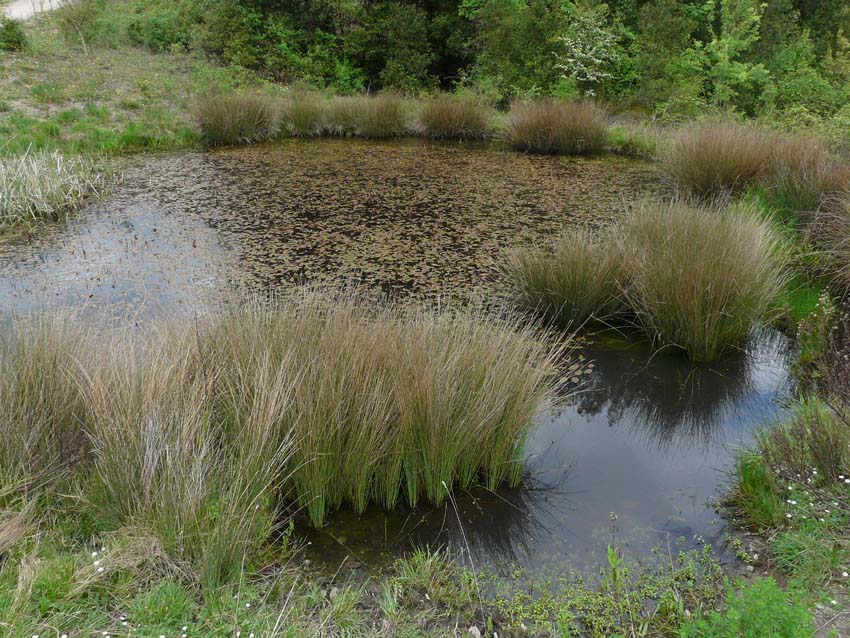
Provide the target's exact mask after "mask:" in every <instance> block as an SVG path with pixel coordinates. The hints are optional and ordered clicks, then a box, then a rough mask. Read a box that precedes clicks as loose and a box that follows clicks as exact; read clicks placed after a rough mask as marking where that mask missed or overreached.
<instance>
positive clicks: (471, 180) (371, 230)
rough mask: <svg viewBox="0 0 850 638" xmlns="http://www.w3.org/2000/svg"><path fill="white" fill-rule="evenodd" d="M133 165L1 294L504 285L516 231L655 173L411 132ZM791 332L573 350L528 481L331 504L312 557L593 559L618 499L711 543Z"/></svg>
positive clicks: (41, 232)
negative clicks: (699, 343)
mask: <svg viewBox="0 0 850 638" xmlns="http://www.w3.org/2000/svg"><path fill="white" fill-rule="evenodd" d="M123 170H124V174H125V179H124V183H123V184H122V185H121V186H119V187H118V188H116V190H115V191H114V193H113V194H111V195H109V196H108V197H105V198H103V199H101V200H100V201H97V202H95V203H93V204H91V205H89V206H88V207H86V208H85V209H84V210H82V211H79V212H78V213H77V214H75V215H74V216H72V217H71V218H70V219H69V220H68V221H67V222H66V223H63V224H56V225H53V226H48V227H42V228H38V229H37V230H36V231H35V232H34V234H33V235H32V236H18V237H13V238H6V239H5V240H3V241H2V242H0V308H2V311H0V312H2V313H3V314H5V315H7V316H8V314H9V313H11V312H18V311H20V312H26V311H31V310H34V309H38V308H43V307H57V306H59V307H63V306H65V307H73V308H76V309H81V310H82V311H83V312H85V311H86V310H87V309H91V310H92V311H93V312H97V313H103V312H104V310H106V311H107V312H108V313H109V314H110V315H111V316H112V317H114V318H115V319H117V320H118V321H120V322H131V321H137V320H141V319H145V318H149V317H151V316H158V315H161V314H163V313H167V314H174V313H194V312H199V311H204V310H208V309H211V308H214V307H215V305H216V304H217V303H218V301H219V300H220V299H221V298H222V297H223V296H227V295H228V294H230V293H231V292H232V291H233V290H243V289H246V290H252V291H257V290H260V291H264V290H271V289H274V288H276V287H279V286H281V285H286V284H291V283H293V282H299V281H311V282H330V281H333V282H359V283H360V284H363V285H366V286H370V287H380V288H381V289H384V290H386V291H390V292H400V291H402V292H405V293H411V294H414V295H419V296H431V295H439V296H441V297H445V296H448V297H454V298H461V299H462V298H467V297H469V296H471V295H477V294H481V292H482V289H483V290H486V289H487V287H488V286H492V284H493V282H495V281H496V279H497V265H498V255H499V251H500V250H502V249H503V248H504V247H506V246H509V245H511V244H513V243H515V242H531V241H540V240H541V239H543V238H547V237H549V236H551V235H552V234H553V233H555V232H557V231H558V230H560V229H561V228H563V227H564V226H565V225H568V224H576V223H582V224H593V225H596V224H605V223H607V222H609V221H611V220H612V219H614V218H616V217H617V216H618V215H619V214H621V212H622V211H623V209H624V208H625V207H626V206H627V205H628V202H629V201H633V200H634V199H635V198H636V197H638V196H640V195H641V194H643V193H647V192H651V191H654V190H655V189H656V187H655V186H654V184H655V183H656V182H655V180H654V176H653V171H652V168H651V167H649V166H648V165H646V164H643V163H640V162H635V161H630V160H624V159H619V158H600V159H592V160H588V159H563V158H550V157H535V156H527V155H522V154H518V153H513V152H509V151H502V150H498V149H496V148H493V147H490V146H486V145H482V146H474V145H462V144H433V143H425V142H422V141H417V140H410V141H404V142H392V143H374V142H363V141H354V140H312V141H306V142H304V141H288V142H284V143H280V144H275V145H264V146H256V147H248V148H238V149H225V150H219V151H210V152H196V153H180V154H166V155H154V156H145V157H138V158H133V159H132V160H130V161H129V163H127V164H126V165H125V166H124V168H123ZM787 350H788V344H787V343H786V342H785V340H784V338H783V337H781V336H780V335H778V334H776V333H773V332H765V333H763V334H761V335H759V336H758V338H756V339H754V341H753V344H752V346H751V347H750V348H749V349H748V350H747V351H746V352H743V353H740V354H739V355H737V356H734V357H731V358H729V359H727V360H724V361H723V362H720V363H718V364H714V365H703V366H692V365H690V364H688V363H687V362H686V361H684V360H683V359H679V358H673V357H666V356H660V355H658V356H654V357H653V356H651V353H650V352H649V351H648V350H647V349H646V348H644V347H642V346H639V345H631V346H627V345H624V344H622V343H620V344H618V345H617V346H616V347H611V344H608V347H601V346H599V345H596V346H593V345H590V346H586V347H583V348H582V349H581V350H580V355H581V356H582V357H584V359H585V361H587V362H588V363H589V365H588V368H587V374H584V375H583V378H584V382H583V384H581V386H580V388H579V390H578V391H577V392H576V393H575V394H574V395H573V396H571V397H569V398H568V399H567V400H565V401H564V403H563V404H562V405H561V406H560V407H559V408H558V409H557V410H555V411H553V412H552V413H551V414H548V415H547V416H546V417H545V418H542V419H541V420H540V423H539V424H538V427H537V429H536V431H535V435H534V437H533V439H532V441H531V442H530V446H529V454H530V458H529V461H528V468H529V471H528V478H527V480H526V481H525V482H524V484H523V485H522V486H521V487H520V488H517V489H514V490H504V491H500V492H499V493H497V494H493V493H487V492H476V493H471V494H457V495H456V501H455V503H453V504H452V505H451V506H448V507H446V508H440V509H417V510H415V511H405V510H403V509H399V510H396V511H394V512H392V513H384V512H382V511H378V510H369V511H367V512H366V513H365V514H364V515H363V516H355V515H353V514H352V513H350V512H345V511H343V512H339V513H338V514H336V515H334V516H333V517H332V519H331V521H330V523H329V524H328V525H327V526H326V527H325V528H323V529H321V530H317V531H306V533H307V540H308V543H309V544H307V545H306V548H305V555H306V557H307V558H309V559H310V560H312V561H313V562H314V563H317V564H321V565H323V566H325V567H327V568H328V569H331V570H335V569H336V568H338V567H339V566H340V565H341V564H345V565H347V566H348V567H353V568H355V569H360V568H363V569H368V568H372V567H377V566H380V565H382V564H385V563H386V561H387V560H389V559H391V558H392V557H394V556H395V555H397V554H398V553H400V552H402V551H404V550H405V549H409V548H411V547H414V546H417V545H422V544H442V545H447V546H449V547H452V548H459V549H462V550H463V551H464V552H469V554H470V555H471V556H472V557H474V558H475V559H476V560H477V561H478V562H479V563H487V564H489V565H492V566H494V567H505V566H508V565H511V564H514V563H516V564H519V565H522V566H525V567H528V568H530V569H541V570H543V569H552V568H556V569H561V568H562V567H563V566H564V565H567V564H569V565H570V566H577V567H581V566H583V565H584V566H588V565H591V566H592V565H594V564H596V561H597V560H598V559H599V557H600V556H601V555H604V549H605V547H606V545H607V543H608V542H609V540H610V538H611V533H612V530H611V514H612V513H615V514H616V516H617V521H616V531H615V533H616V537H617V541H618V543H621V544H623V545H625V546H626V547H627V548H628V549H629V550H630V551H629V553H631V554H632V555H637V556H640V555H644V554H645V553H646V552H647V551H648V550H649V548H650V547H652V546H655V545H658V544H662V545H664V544H666V542H667V539H668V538H671V539H672V540H673V542H675V543H676V544H679V543H680V539H682V540H681V544H684V545H686V546H689V547H693V546H695V545H697V544H698V543H699V539H700V538H704V539H705V540H706V541H707V542H710V543H714V544H716V545H719V544H720V539H721V536H722V533H723V520H722V519H720V518H719V517H718V515H717V514H716V512H715V510H714V508H713V507H712V506H711V501H712V499H714V498H715V497H716V496H717V495H718V486H720V485H721V484H722V482H723V471H724V469H725V468H727V467H728V463H729V460H730V458H731V457H730V447H731V446H734V445H736V444H738V443H740V442H742V441H747V440H748V439H749V437H750V436H751V435H752V432H753V431H754V429H755V428H756V427H758V426H759V425H762V424H763V423H765V422H767V421H769V420H770V419H772V418H773V417H774V416H775V415H776V413H777V411H779V410H780V409H781V407H780V403H779V400H780V399H781V398H782V397H783V396H785V395H786V393H787V391H788V385H789V364H788V353H787ZM301 529H302V531H303V530H304V528H303V526H302V528H301ZM601 552H602V553H601Z"/></svg>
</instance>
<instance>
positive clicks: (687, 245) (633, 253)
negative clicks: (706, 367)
mask: <svg viewBox="0 0 850 638" xmlns="http://www.w3.org/2000/svg"><path fill="white" fill-rule="evenodd" d="M623 241H624V242H625V249H624V251H625V255H626V256H625V263H626V268H625V270H626V279H627V281H628V285H627V287H626V296H627V299H628V301H629V304H630V306H631V307H632V309H633V310H634V312H635V313H636V315H637V317H638V319H639V321H640V323H641V325H642V327H643V329H644V330H645V331H646V333H647V334H648V336H649V337H650V338H652V339H654V340H655V341H656V342H657V343H658V344H659V345H661V346H670V347H673V348H676V349H681V350H683V351H684V352H686V353H687V354H688V356H689V357H690V358H692V359H694V360H711V359H714V358H716V357H717V356H719V355H720V354H721V353H722V352H724V351H725V350H727V349H729V348H732V347H735V346H737V345H739V344H740V343H741V342H742V341H743V340H744V339H745V337H746V336H747V335H748V333H749V332H750V329H751V328H752V327H753V324H754V323H756V322H758V321H760V320H762V319H766V318H768V317H769V316H770V314H771V312H772V311H775V309H776V302H777V300H778V299H779V297H780V295H781V294H782V293H783V291H784V290H785V287H786V285H787V279H788V276H787V273H786V270H785V261H786V255H785V250H784V248H783V244H782V241H781V237H780V235H779V233H778V232H777V231H776V230H775V228H774V226H773V224H772V223H771V222H770V221H768V220H765V219H763V218H760V217H759V216H758V214H757V212H756V211H754V210H750V209H746V208H740V209H737V210H733V209H727V210H724V211H721V210H717V209H715V208H710V207H705V206H696V205H690V204H687V203H685V202H682V201H674V202H669V203H663V202H656V201H651V200H646V201H644V202H642V203H641V204H640V205H639V206H638V208H637V210H636V211H635V212H634V214H632V215H630V216H629V217H628V218H627V219H626V220H625V222H624V224H623Z"/></svg>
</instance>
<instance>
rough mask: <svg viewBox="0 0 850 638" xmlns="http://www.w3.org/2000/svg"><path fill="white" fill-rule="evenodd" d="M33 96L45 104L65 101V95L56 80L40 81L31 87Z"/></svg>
mask: <svg viewBox="0 0 850 638" xmlns="http://www.w3.org/2000/svg"><path fill="white" fill-rule="evenodd" d="M30 93H31V94H32V96H33V98H35V99H36V101H38V102H43V103H45V104H59V103H61V102H64V101H65V95H64V93H63V91H62V87H61V86H60V85H59V83H58V82H42V83H41V84H37V85H35V86H34V87H32V91H30Z"/></svg>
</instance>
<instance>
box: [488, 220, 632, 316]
mask: <svg viewBox="0 0 850 638" xmlns="http://www.w3.org/2000/svg"><path fill="white" fill-rule="evenodd" d="M619 248H620V246H619V243H618V242H617V241H614V240H612V239H611V238H610V237H608V236H606V235H602V234H600V233H595V232H593V231H591V230H587V229H584V228H574V229H570V230H567V231H566V232H564V233H563V234H561V235H560V236H559V237H558V238H557V239H555V241H554V242H552V243H551V245H549V246H545V247H539V246H522V247H517V248H513V249H511V250H509V251H508V252H507V253H506V255H505V259H504V266H503V276H504V277H505V279H506V280H507V282H508V285H509V287H510V294H511V297H512V298H513V300H514V302H515V303H516V304H517V305H518V306H520V307H521V308H524V309H526V310H529V311H531V312H533V313H535V314H538V315H540V316H542V317H543V318H544V319H545V320H546V322H547V323H551V324H552V325H555V326H558V327H561V328H567V327H570V326H572V327H574V328H575V327H578V326H579V325H581V324H583V323H585V322H587V321H589V320H592V319H595V320H606V319H608V318H609V317H611V315H614V314H616V313H617V312H619V311H621V310H622V309H623V300H622V294H621V290H620V286H621V282H620V280H621V278H622V268H623V259H622V255H621V251H620V249H619Z"/></svg>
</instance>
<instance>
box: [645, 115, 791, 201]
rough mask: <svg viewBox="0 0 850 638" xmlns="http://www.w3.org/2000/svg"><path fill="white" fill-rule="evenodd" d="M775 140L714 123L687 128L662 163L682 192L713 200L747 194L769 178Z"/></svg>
mask: <svg viewBox="0 0 850 638" xmlns="http://www.w3.org/2000/svg"><path fill="white" fill-rule="evenodd" d="M775 143H776V139H775V136H774V135H772V134H770V133H768V132H766V131H764V130H762V129H759V128H757V127H755V126H751V125H746V124H738V123H735V122H724V121H711V122H703V123H700V124H695V125H692V126H688V127H686V128H684V129H683V130H682V131H680V132H679V134H678V135H677V136H676V138H675V139H674V140H673V143H672V144H671V145H670V148H669V149H668V151H667V153H666V154H665V156H664V158H663V160H662V167H663V170H664V171H665V173H666V174H667V177H668V179H669V180H670V181H671V182H672V183H673V185H674V186H676V187H677V188H678V189H680V190H681V191H682V192H685V193H687V194H690V195H692V196H694V197H697V198H700V199H711V198H714V197H717V196H718V195H728V194H730V193H738V192H742V191H744V190H746V189H747V188H748V187H749V186H750V185H752V184H754V183H756V182H758V181H759V180H761V179H762V178H764V177H765V175H767V174H768V171H769V169H770V164H771V157H772V154H773V147H774V144H775Z"/></svg>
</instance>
